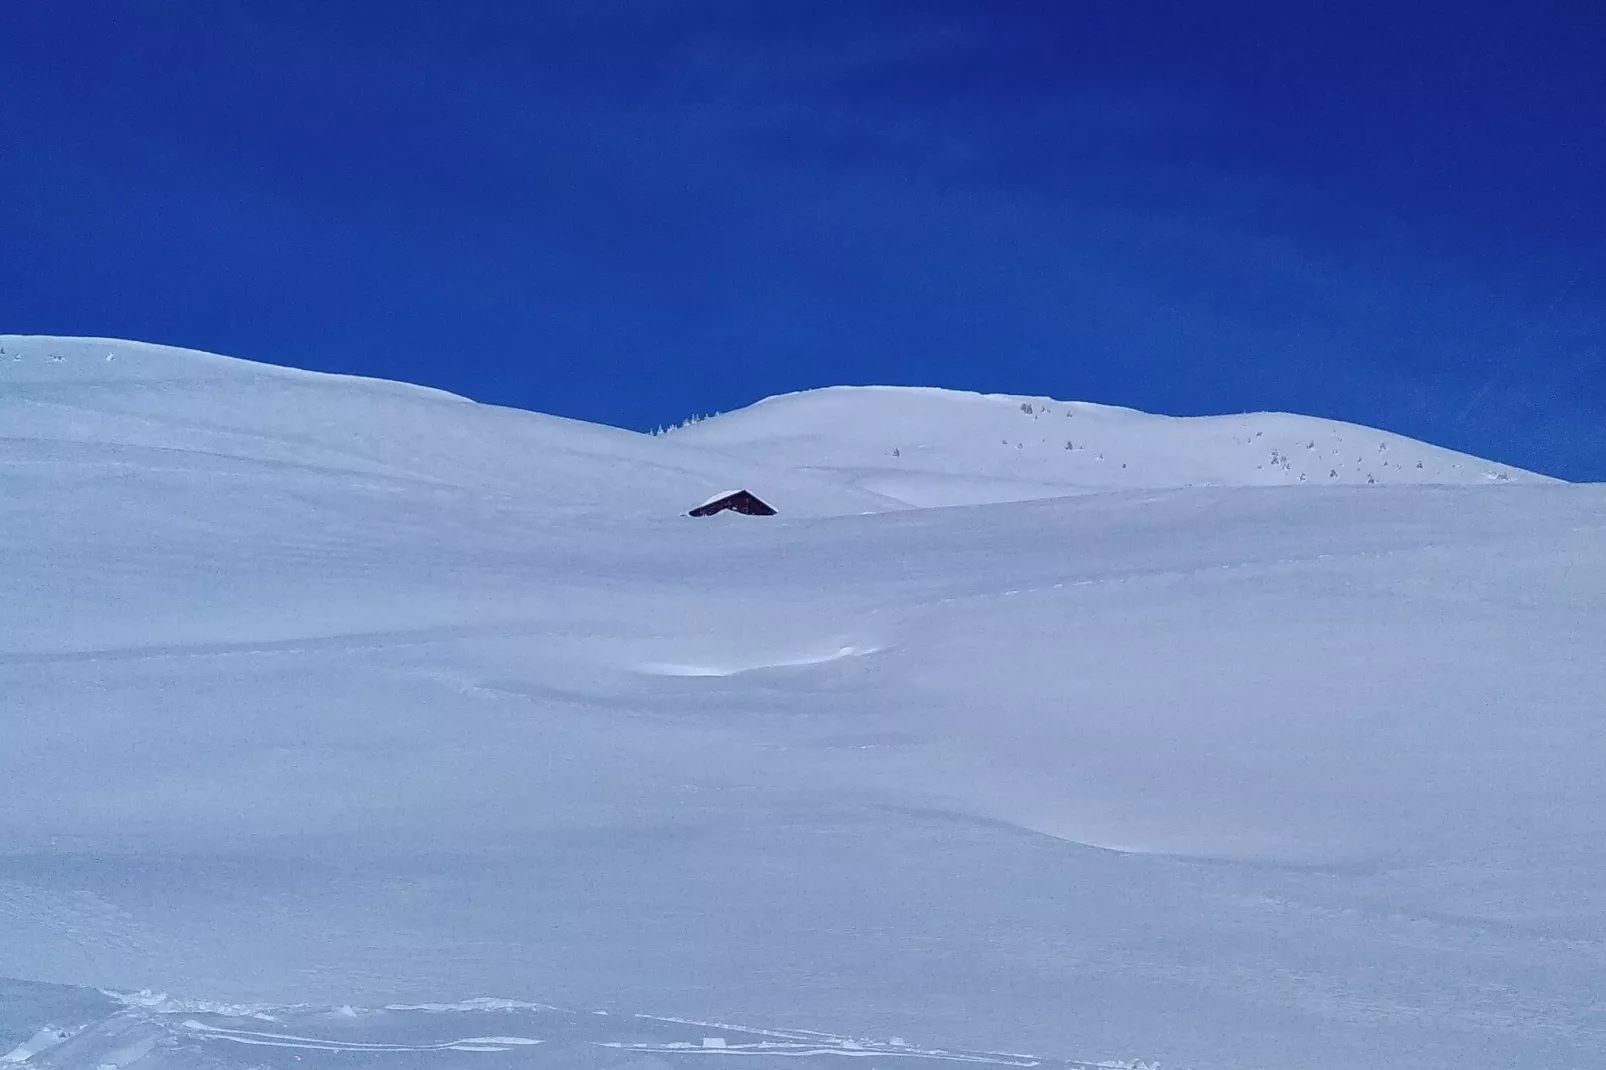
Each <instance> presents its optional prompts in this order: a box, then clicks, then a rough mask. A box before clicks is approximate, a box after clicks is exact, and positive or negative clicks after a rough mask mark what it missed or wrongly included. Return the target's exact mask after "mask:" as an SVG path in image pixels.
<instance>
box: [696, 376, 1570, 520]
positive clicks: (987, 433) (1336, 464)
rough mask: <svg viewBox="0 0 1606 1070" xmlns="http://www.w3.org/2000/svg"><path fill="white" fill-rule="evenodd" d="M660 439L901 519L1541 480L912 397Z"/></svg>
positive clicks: (797, 405)
mask: <svg viewBox="0 0 1606 1070" xmlns="http://www.w3.org/2000/svg"><path fill="white" fill-rule="evenodd" d="M666 437H668V438H670V439H671V440H672V441H675V442H680V443H691V444H695V445H699V446H706V447H709V448H711V449H717V450H721V451H723V452H725V453H728V454H730V455H732V456H736V457H742V458H745V459H747V460H751V461H762V462H764V463H767V464H771V465H776V466H783V467H788V468H799V469H805V470H810V471H819V472H821V473H822V474H829V475H831V476H834V477H837V478H839V479H842V480H843V481H845V482H847V483H849V484H851V485H854V486H858V487H861V488H863V489H865V490H869V491H873V492H875V493H878V494H883V495H886V496H888V497H891V498H894V499H897V500H899V501H903V502H906V503H909V504H911V505H961V504H976V503H983V502H990V501H1004V500H1018V499H1030V498H1049V497H1057V496H1059V495H1063V494H1076V493H1086V492H1088V491H1096V490H1112V489H1139V488H1170V487H1195V486H1197V487H1208V486H1215V487H1239V486H1282V485H1287V484H1299V483H1303V484H1308V485H1320V486H1351V485H1355V484H1367V485H1376V484H1386V485H1392V484H1401V483H1405V484H1422V483H1434V484H1464V483H1482V482H1505V481H1510V480H1519V481H1534V480H1541V479H1543V477H1541V476H1536V475H1534V474H1533V473H1530V472H1524V471H1522V470H1520V469H1516V468H1511V467H1509V466H1506V465H1501V464H1495V463H1493V462H1490V461H1484V460H1480V459H1478V458H1476V457H1469V456H1467V455H1466V454H1462V453H1455V452H1452V451H1450V450H1446V449H1441V448H1439V447H1437V446H1430V445H1428V444H1426V443H1424V442H1417V441H1415V440H1414V439H1409V438H1405V437H1403V436H1400V435H1394V434H1390V433H1388V432H1386V431H1377V430H1373V429H1372V428H1367V427H1359V426H1356V425H1354V424H1346V423H1339V422H1336V421H1333V420H1319V419H1315V418H1313V417H1309V416H1293V415H1290V414H1288V413H1247V414H1243V415H1236V416H1207V417H1195V418H1183V417H1173V416H1153V415H1150V414H1148V413H1144V412H1138V411H1136V410H1134V409H1122V408H1115V407H1112V406H1108V405H1092V404H1087V403H1084V402H1066V401H1055V400H1053V399H1051V398H1041V397H1015V396H1012V395H1006V394H971V393H965V392H962V391H956V390H938V389H932V388H921V387H884V386H880V387H878V386H867V387H831V388H828V389H824V390H809V391H805V392H803V393H798V394H784V395H781V396H779V397H772V398H766V399H765V400H763V401H761V402H759V403H758V404H756V405H752V406H749V407H748V408H745V409H742V410H740V411H737V412H732V413H726V414H723V415H720V416H715V417H711V418H709V419H705V420H700V421H696V422H693V423H690V424H687V425H685V426H683V427H680V428H676V429H675V430H673V431H671V432H669V433H668V435H667V436H666Z"/></svg>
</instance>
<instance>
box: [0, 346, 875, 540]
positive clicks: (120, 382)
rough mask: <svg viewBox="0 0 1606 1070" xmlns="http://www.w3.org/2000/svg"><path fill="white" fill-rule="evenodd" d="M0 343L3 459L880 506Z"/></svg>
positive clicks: (685, 501)
mask: <svg viewBox="0 0 1606 1070" xmlns="http://www.w3.org/2000/svg"><path fill="white" fill-rule="evenodd" d="M0 350H3V352H0V435H3V442H4V448H5V449H7V450H8V451H10V455H11V456H12V458H13V459H20V458H34V459H38V460H41V461H49V462H51V463H70V462H71V461H73V460H75V459H83V460H87V461H90V462H93V463H102V462H108V461H109V462H114V463H118V464H123V465H127V466H130V467H131V468H133V469H139V470H152V471H174V470H179V469H185V470H197V469H199V468H208V469H210V470H214V471H217V472H227V473H229V474H231V475H232V476H233V477H235V478H238V479H241V480H247V481H249V480H252V479H258V478H273V477H274V476H276V475H282V474H284V473H285V472H294V473H295V474H296V476H297V478H306V477H319V478H331V479H340V480H349V479H356V480H357V481H359V482H360V483H361V484H362V485H363V486H367V487H372V488H379V487H386V486H388V487H391V488H393V489H394V488H400V487H404V486H415V487H431V488H434V489H435V490H437V491H440V492H443V493H446V492H453V491H473V492H491V493H501V494H509V495H518V496H519V497H521V498H525V499H540V500H541V501H542V502H544V503H545V505H546V508H547V509H548V510H550V511H551V513H552V514H553V515H586V514H598V513H607V514H610V515H614V516H633V515H644V516H661V515H665V514H668V515H673V514H675V513H676V512H684V511H685V510H686V509H689V508H690V507H691V506H693V505H696V504H697V503H698V502H700V501H702V500H704V499H705V498H707V497H708V495H709V494H710V493H712V492H713V491H715V490H718V489H719V488H721V487H726V486H739V485H743V484H745V483H756V484H762V485H763V486H764V487H765V488H766V490H767V492H768V493H769V495H770V496H771V497H773V498H774V499H775V501H776V504H777V505H779V506H784V507H785V508H786V509H787V511H788V512H789V513H792V514H796V515H803V516H812V515H820V514H831V513H841V512H860V511H864V510H866V509H876V508H886V507H888V506H889V505H890V504H892V503H889V502H888V501H887V500H886V499H883V498H879V497H877V496H875V495H871V494H865V493H861V492H856V491H854V490H852V489H849V488H844V487H843V486H842V485H841V484H840V482H839V481H824V480H821V479H818V478H816V477H813V476H810V475H809V474H806V473H790V472H785V471H778V470H775V469H774V468H772V467H769V466H766V465H764V464H762V463H753V462H747V461H742V460H737V459H733V458H728V457H723V456H718V455H710V454H709V453H708V452H707V451H704V450H698V449H687V448H684V447H680V446H678V445H675V444H672V443H666V442H655V441H653V440H652V439H651V438H650V437H649V436H646V435H641V434H637V433H635V432H631V431H623V430H620V429H618V428H613V427H601V426H598V425H596V424H586V423H581V422H579V421H576V420H566V419H563V418H561V417H556V416H545V415H541V414H539V413H531V412H525V411H522V410H517V409H505V408H498V407H496V406H492V405H479V404H475V403H474V402H471V401H468V400H467V399H465V398H461V397H457V396H455V395H452V394H448V393H444V392H442V391H439V390H430V389H427V388H424V387H417V386H411V385H408V384H405V383H393V382H386V381H383V380H376V379H361V378H355V377H351V376H340V375H326V374H321V373H317V372H307V371H299V370H296V369H293V368H281V367H277V366H274V365H268V364H259V363H255V362H252V361H245V360H236V359H233V358H230V357H220V356H214V355H212V354H208V353H198V352H195V351H193V350H184V349H174V348H172V347H168V346H155V345H144V344H138V343H130V342H117V341H107V340H103V339H63V338H29V337H18V336H15V335H10V336H7V335H0Z"/></svg>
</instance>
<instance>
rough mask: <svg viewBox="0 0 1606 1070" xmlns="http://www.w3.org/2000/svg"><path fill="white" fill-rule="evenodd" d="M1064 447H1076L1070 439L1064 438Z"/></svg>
mask: <svg viewBox="0 0 1606 1070" xmlns="http://www.w3.org/2000/svg"><path fill="white" fill-rule="evenodd" d="M1065 448H1066V449H1068V450H1069V449H1075V448H1076V447H1074V446H1072V445H1071V440H1070V439H1066V440H1065Z"/></svg>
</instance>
